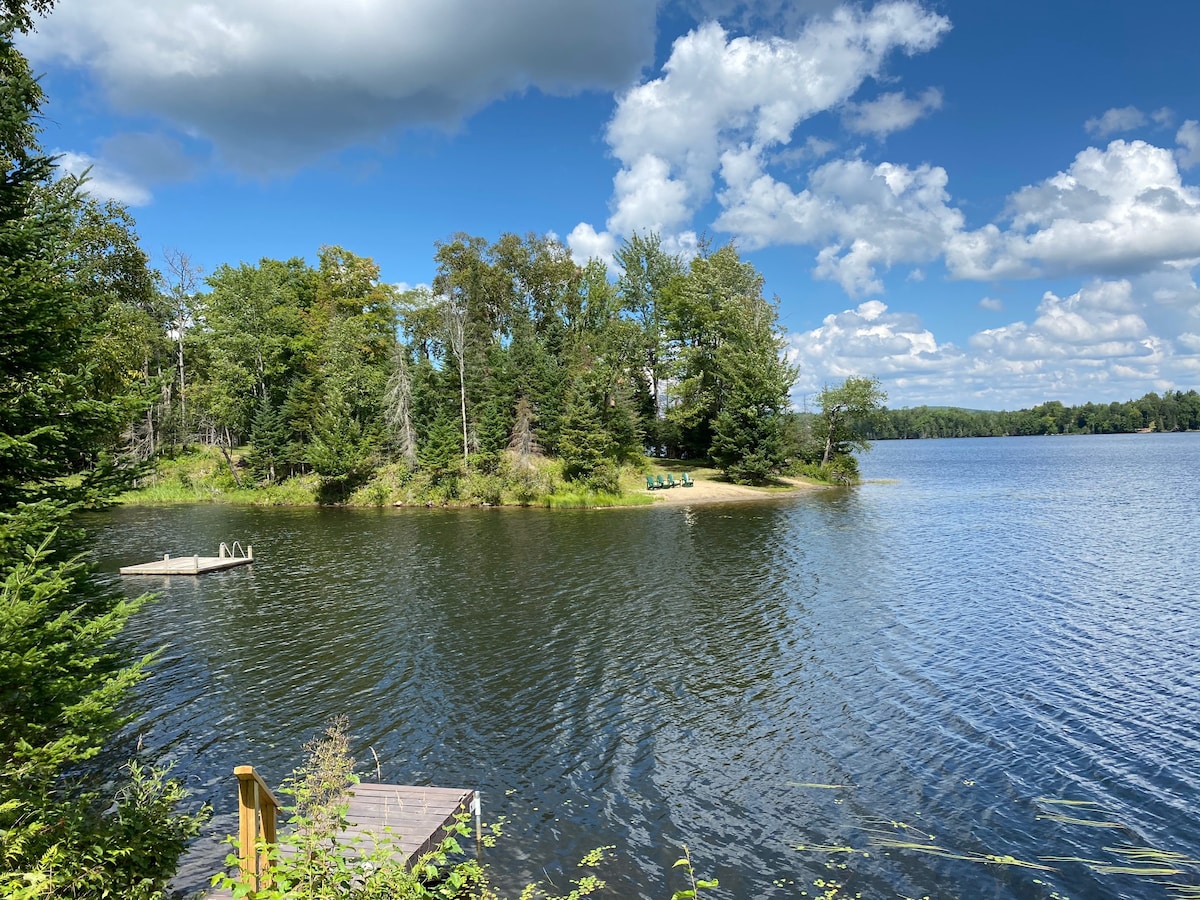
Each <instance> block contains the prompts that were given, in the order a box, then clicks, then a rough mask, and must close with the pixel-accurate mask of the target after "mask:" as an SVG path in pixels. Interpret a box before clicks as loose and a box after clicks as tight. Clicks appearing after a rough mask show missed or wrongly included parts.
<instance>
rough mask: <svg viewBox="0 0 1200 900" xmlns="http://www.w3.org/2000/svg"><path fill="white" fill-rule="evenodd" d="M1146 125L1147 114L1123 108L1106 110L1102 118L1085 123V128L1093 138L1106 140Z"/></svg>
mask: <svg viewBox="0 0 1200 900" xmlns="http://www.w3.org/2000/svg"><path fill="white" fill-rule="evenodd" d="M1160 112H1161V110H1160ZM1145 124H1146V114H1145V113H1143V112H1142V111H1141V110H1140V109H1138V108H1137V107H1136V106H1122V107H1114V108H1113V109H1109V110H1106V111H1105V112H1104V115H1102V116H1098V117H1096V118H1094V119H1088V120H1087V121H1086V122H1084V123H1083V127H1084V130H1085V131H1087V133H1088V134H1090V135H1091V136H1092V137H1097V138H1106V137H1111V136H1112V135H1114V134H1119V133H1120V132H1122V131H1132V130H1133V129H1135V128H1141V127H1142V126H1143V125H1145Z"/></svg>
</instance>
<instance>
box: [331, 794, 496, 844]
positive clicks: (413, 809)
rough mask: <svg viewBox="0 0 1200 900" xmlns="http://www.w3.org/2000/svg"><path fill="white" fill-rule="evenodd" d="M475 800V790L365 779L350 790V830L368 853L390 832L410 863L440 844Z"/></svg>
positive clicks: (389, 838) (388, 837) (388, 838)
mask: <svg viewBox="0 0 1200 900" xmlns="http://www.w3.org/2000/svg"><path fill="white" fill-rule="evenodd" d="M474 802H475V792H474V791H472V790H470V789H468V788H437V787H412V786H408V785H401V784H368V783H365V782H364V783H361V784H356V785H355V786H354V787H353V788H351V789H350V809H349V811H348V812H347V813H346V821H347V822H349V823H350V824H349V827H348V828H347V829H346V833H347V835H349V836H350V837H352V838H353V837H354V836H360V837H361V838H362V843H361V845H360V846H361V849H362V850H363V851H364V852H370V851H371V850H373V849H374V847H375V840H376V838H377V837H378V836H380V835H386V841H387V846H388V848H389V849H391V850H392V851H393V852H394V853H395V854H396V856H399V857H403V859H404V862H405V863H406V864H407V863H411V862H412V861H413V860H414V859H416V858H417V857H418V856H420V855H421V854H423V853H428V852H429V851H430V850H432V849H433V848H435V847H436V846H437V845H438V844H440V843H441V842H442V838H444V837H445V836H446V829H447V827H448V826H449V825H450V824H451V823H453V822H454V818H455V816H458V815H461V814H462V813H467V812H470V811H471V809H472V808H473V804H474Z"/></svg>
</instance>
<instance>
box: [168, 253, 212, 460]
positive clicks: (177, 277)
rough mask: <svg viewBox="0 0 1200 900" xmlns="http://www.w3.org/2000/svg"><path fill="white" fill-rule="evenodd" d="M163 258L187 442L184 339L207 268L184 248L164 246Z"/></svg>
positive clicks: (182, 428) (181, 419) (181, 427)
mask: <svg viewBox="0 0 1200 900" xmlns="http://www.w3.org/2000/svg"><path fill="white" fill-rule="evenodd" d="M163 260H164V261H165V262H166V264H167V272H168V273H169V274H168V276H167V278H166V279H165V281H166V285H165V287H166V291H165V295H166V297H167V299H168V300H169V301H170V313H171V320H170V321H169V322H168V323H167V325H168V328H169V329H170V331H171V337H172V339H173V340H174V341H175V351H176V365H177V368H178V372H179V430H180V432H181V435H182V438H183V441H184V443H186V442H187V431H188V422H187V370H186V367H185V364H184V355H183V342H184V337H185V336H186V335H187V329H188V328H189V327H191V325H192V321H193V315H194V312H195V310H194V305H195V299H196V286H197V285H198V284H199V281H200V276H201V274H203V270H202V269H201V268H200V267H199V266H196V265H194V264H193V263H192V259H191V257H190V256H188V255H187V254H186V253H185V252H183V251H182V250H179V249H176V248H174V247H164V248H163Z"/></svg>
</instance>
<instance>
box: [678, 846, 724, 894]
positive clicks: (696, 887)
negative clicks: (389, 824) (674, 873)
mask: <svg viewBox="0 0 1200 900" xmlns="http://www.w3.org/2000/svg"><path fill="white" fill-rule="evenodd" d="M673 868H676V869H682V870H683V873H684V875H685V876H686V877H687V880H688V885H689V886H688V887H686V888H684V889H683V890H681V891H676V892H675V893H673V894H672V895H671V900H694V898H695V897H697V896H699V894H700V892H701V891H708V890H712V889H714V888H716V887H719V886H720V883H719V882H718V881H717V879H715V878H710V879H705V878H697V877H696V870H695V868H694V867H693V865H692V855H691V854H690V853H689V852H688V848H687V845H686V844H685V845H684V847H683V856H681V857H680V858H679V859H677V860H675V865H674V866H673Z"/></svg>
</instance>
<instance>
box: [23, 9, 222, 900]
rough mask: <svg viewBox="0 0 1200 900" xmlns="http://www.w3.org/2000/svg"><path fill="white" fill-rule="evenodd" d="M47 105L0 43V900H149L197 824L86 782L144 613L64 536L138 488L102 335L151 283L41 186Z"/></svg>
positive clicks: (136, 673)
mask: <svg viewBox="0 0 1200 900" xmlns="http://www.w3.org/2000/svg"><path fill="white" fill-rule="evenodd" d="M44 6H45V5H42V8H44ZM7 8H8V10H9V11H10V12H12V11H13V10H14V9H16V8H17V7H16V6H15V5H14V4H8V6H7ZM32 8H35V9H36V8H37V5H36V4H35V5H34V6H33V7H32ZM8 25H9V26H10V27H11V26H12V25H13V23H12V22H11V21H9V22H8ZM27 25H28V19H26V20H25V25H21V24H20V23H17V27H26V26H27ZM41 100H42V96H41V92H40V89H39V88H38V86H37V83H36V81H35V80H34V79H33V78H32V77H31V75H30V73H29V70H28V65H27V63H26V61H25V59H24V58H23V57H22V56H21V55H20V53H18V52H17V51H16V49H15V48H14V47H13V44H12V34H11V32H0V163H2V164H3V166H4V178H3V179H0V374H2V375H3V377H2V378H0V711H2V713H3V723H4V727H3V729H0V790H2V793H0V872H2V873H3V874H0V894H2V895H3V896H6V897H20V898H34V897H79V898H90V897H111V896H117V897H131V898H139V900H140V898H147V900H149V898H155V897H159V896H161V891H162V889H163V887H164V885H165V883H166V881H167V879H168V878H169V877H170V875H171V874H172V873H173V871H174V868H175V864H176V859H177V857H178V855H179V853H180V852H181V851H182V849H183V846H184V844H185V843H186V841H187V839H188V838H189V837H190V836H191V835H193V834H194V833H195V832H196V829H197V828H198V825H199V819H198V818H196V817H189V816H183V817H180V816H178V815H177V814H176V813H175V806H176V804H177V803H178V802H179V801H180V800H181V799H182V798H183V796H184V795H183V793H182V791H181V789H180V787H179V785H178V784H177V783H175V782H174V781H172V780H171V779H170V778H168V777H167V776H166V774H165V773H162V772H156V771H154V770H152V769H147V768H145V767H143V766H142V765H140V764H135V765H131V766H130V767H128V768H127V769H126V771H125V773H124V774H123V775H121V776H119V777H118V776H116V775H115V773H112V772H107V771H104V770H103V769H102V768H100V767H99V765H98V758H99V754H100V750H101V748H102V747H103V746H104V745H105V743H106V741H107V740H108V739H109V738H110V737H111V736H112V734H113V733H114V732H115V731H116V729H117V728H118V727H119V726H120V725H122V724H123V723H125V722H127V721H128V715H127V714H126V713H123V712H121V711H120V710H121V709H122V701H123V699H124V697H125V695H126V693H127V691H128V689H129V688H130V687H131V686H132V685H134V684H135V683H136V682H137V681H138V680H139V679H141V678H142V677H143V675H144V673H145V667H146V665H147V664H148V662H149V658H147V659H143V660H141V661H140V662H137V663H134V664H133V665H128V666H127V665H125V660H124V659H123V657H122V656H121V655H120V654H118V653H117V652H116V651H115V650H114V649H113V644H112V641H113V639H114V638H115V637H116V636H117V635H118V634H119V633H120V631H121V629H122V628H123V627H124V625H125V623H126V622H127V621H128V619H129V617H130V616H131V615H133V614H134V613H135V612H136V611H137V610H138V609H139V608H140V607H141V606H142V604H144V603H145V602H146V601H147V598H145V597H143V598H141V599H139V600H136V601H132V602H129V601H125V600H123V599H120V598H119V597H117V596H116V595H115V593H114V592H112V591H111V590H110V589H105V588H102V587H101V586H100V585H99V584H98V583H97V582H96V581H95V580H94V579H93V578H92V577H91V575H90V573H89V571H88V570H87V568H86V567H85V566H84V565H83V564H82V563H81V562H80V558H79V556H78V555H76V554H77V553H78V551H79V550H80V549H81V537H80V535H79V534H78V533H77V532H75V531H73V530H72V529H71V528H70V515H71V514H72V513H73V512H75V511H76V510H78V509H80V508H83V507H85V506H95V505H98V504H101V503H104V502H106V501H107V500H109V499H110V498H111V496H112V495H113V493H114V492H115V491H116V490H117V489H119V487H121V486H122V485H124V484H125V483H127V481H128V479H129V477H130V476H131V474H132V472H131V471H130V470H128V469H122V467H121V466H119V465H117V464H116V463H115V461H114V460H115V457H114V456H113V450H114V449H115V448H116V447H117V445H118V442H119V438H120V433H121V431H122V430H123V429H124V428H125V427H126V426H127V425H129V423H130V422H131V420H132V419H133V417H134V415H135V414H137V413H138V412H139V411H140V409H141V405H142V404H141V401H140V398H139V397H138V396H137V392H136V391H134V390H131V385H133V384H135V383H137V382H138V381H139V379H138V377H137V375H136V373H135V374H134V375H128V373H126V372H124V371H123V367H125V366H126V365H129V364H130V360H132V359H136V354H135V355H134V356H133V357H125V356H123V355H122V354H121V352H120V349H119V347H117V346H116V344H115V343H114V341H115V340H117V339H118V337H119V336H113V335H111V334H105V333H103V332H97V327H98V326H97V323H105V324H104V326H103V327H109V328H111V327H114V326H115V324H116V323H120V322H131V323H133V325H135V326H137V327H140V325H138V322H137V317H136V316H132V312H134V311H136V310H138V309H140V308H141V307H140V306H139V305H144V304H145V303H146V299H147V293H148V292H147V289H146V286H147V284H148V274H147V272H146V270H145V257H144V255H142V254H141V253H140V251H139V250H137V248H136V238H134V237H133V236H132V233H131V232H130V231H129V225H130V221H129V220H128V218H127V217H126V216H124V214H123V212H122V211H120V210H119V209H117V208H115V207H106V208H103V209H102V208H100V207H97V206H96V205H95V204H92V203H91V202H90V201H87V200H85V199H84V198H82V196H81V195H80V193H79V182H78V180H76V179H69V178H68V179H63V180H62V181H59V182H57V183H54V182H53V181H52V180H51V176H52V173H53V166H52V164H51V161H50V160H49V159H48V158H47V157H46V156H45V155H44V154H42V152H41V150H40V149H39V148H38V146H37V144H36V141H35V132H36V127H35V124H34V123H35V120H36V115H37V113H38V107H39V105H40V103H41ZM143 311H144V310H143ZM143 324H144V321H143ZM133 330H134V331H136V330H137V328H136V327H135V328H134V329H133Z"/></svg>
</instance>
